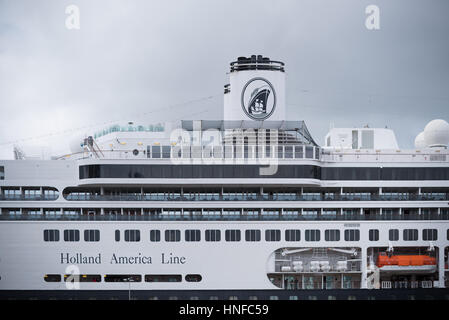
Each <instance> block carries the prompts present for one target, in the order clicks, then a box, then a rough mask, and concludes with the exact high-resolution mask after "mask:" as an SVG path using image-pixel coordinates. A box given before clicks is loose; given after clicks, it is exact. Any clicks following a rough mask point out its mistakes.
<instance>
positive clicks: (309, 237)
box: [306, 230, 320, 241]
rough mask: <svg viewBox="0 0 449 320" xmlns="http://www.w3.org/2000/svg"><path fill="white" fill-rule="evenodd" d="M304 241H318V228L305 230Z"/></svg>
mask: <svg viewBox="0 0 449 320" xmlns="http://www.w3.org/2000/svg"><path fill="white" fill-rule="evenodd" d="M306 241H320V230H306Z"/></svg>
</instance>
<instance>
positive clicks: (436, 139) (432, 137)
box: [424, 119, 449, 147]
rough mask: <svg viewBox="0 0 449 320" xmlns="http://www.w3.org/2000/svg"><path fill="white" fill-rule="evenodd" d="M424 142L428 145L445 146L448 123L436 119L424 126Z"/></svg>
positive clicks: (448, 132)
mask: <svg viewBox="0 0 449 320" xmlns="http://www.w3.org/2000/svg"><path fill="white" fill-rule="evenodd" d="M424 142H425V144H426V146H428V147H447V144H448V142H449V123H447V122H446V121H444V120H441V119H436V120H432V121H430V122H429V123H428V124H427V125H426V127H425V128H424Z"/></svg>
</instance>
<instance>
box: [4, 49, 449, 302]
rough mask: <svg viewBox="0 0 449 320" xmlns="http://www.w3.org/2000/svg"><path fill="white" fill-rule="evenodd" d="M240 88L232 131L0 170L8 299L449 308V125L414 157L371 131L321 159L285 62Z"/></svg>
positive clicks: (242, 67)
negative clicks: (288, 85)
mask: <svg viewBox="0 0 449 320" xmlns="http://www.w3.org/2000/svg"><path fill="white" fill-rule="evenodd" d="M228 76H229V83H228V84H226V85H225V86H224V104H223V118H222V119H219V120H180V121H172V122H157V121H156V122H152V123H150V122H147V121H144V120H140V121H126V122H123V123H117V124H113V125H110V126H107V127H105V128H101V129H98V128H97V129H96V130H92V132H87V133H86V134H83V135H80V136H75V137H73V138H72V139H71V141H68V142H67V143H68V144H69V145H70V150H71V152H70V154H64V155H56V156H53V157H52V158H51V159H36V158H32V157H27V156H26V155H25V154H24V153H23V152H21V151H20V149H15V160H0V190H1V193H0V210H1V211H0V297H1V298H2V299H7V298H12V297H13V298H55V299H65V298H100V299H101V298H118V299H128V298H130V299H173V300H175V299H192V300H195V299H200V300H202V299H207V300H210V299H212V300H222V299H226V300H236V299H250V300H256V299H272V300H278V299H279V300H282V299H290V300H302V299H308V300H315V299H316V300H321V299H326V300H327V299H337V300H339V299H344V300H347V299H377V300H379V299H381V300H382V299H449V267H448V248H449V152H448V149H447V144H448V141H449V124H448V123H447V122H446V121H445V120H441V119H437V120H433V121H431V122H430V123H429V124H427V125H426V126H425V128H423V131H422V132H421V133H420V134H419V135H418V136H417V137H416V140H415V149H410V150H405V149H400V148H399V146H398V143H397V141H396V137H395V133H394V132H393V130H391V129H388V128H370V127H368V126H365V127H358V128H356V127H354V128H331V129H330V131H329V133H328V134H327V135H326V137H325V139H324V142H325V143H324V145H323V146H320V145H318V144H317V142H316V141H315V140H314V138H313V137H312V135H311V133H310V131H309V130H308V129H307V127H306V124H305V123H304V121H300V120H293V119H288V118H287V116H286V97H285V81H286V74H285V64H284V63H283V62H280V61H274V60H271V59H270V58H267V57H263V56H260V55H257V56H256V55H253V56H250V57H239V58H238V59H237V60H236V61H234V62H231V63H230V66H229V72H228ZM136 120H138V119H136ZM404 121H407V120H406V119H404Z"/></svg>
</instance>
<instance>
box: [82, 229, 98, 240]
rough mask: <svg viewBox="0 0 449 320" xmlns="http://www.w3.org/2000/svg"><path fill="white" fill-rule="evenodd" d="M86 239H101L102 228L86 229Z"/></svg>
mask: <svg viewBox="0 0 449 320" xmlns="http://www.w3.org/2000/svg"><path fill="white" fill-rule="evenodd" d="M84 241H87V242H97V241H100V230H84Z"/></svg>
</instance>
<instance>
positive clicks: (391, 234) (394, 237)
mask: <svg viewBox="0 0 449 320" xmlns="http://www.w3.org/2000/svg"><path fill="white" fill-rule="evenodd" d="M388 240H390V241H398V240H399V230H398V229H390V230H388Z"/></svg>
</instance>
